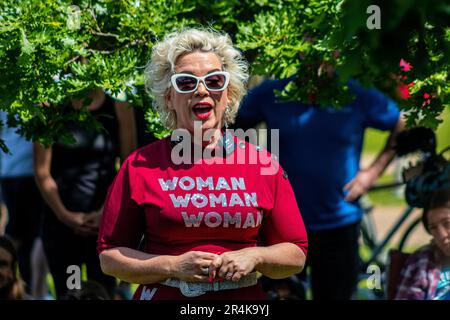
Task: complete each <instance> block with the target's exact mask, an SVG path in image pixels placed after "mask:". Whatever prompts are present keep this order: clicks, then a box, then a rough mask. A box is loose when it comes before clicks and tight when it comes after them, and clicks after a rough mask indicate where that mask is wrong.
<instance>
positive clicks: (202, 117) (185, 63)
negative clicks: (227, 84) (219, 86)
mask: <svg viewBox="0 0 450 320" xmlns="http://www.w3.org/2000/svg"><path fill="white" fill-rule="evenodd" d="M214 71H222V63H221V61H220V59H219V57H218V56H217V55H216V54H215V53H212V52H201V51H196V52H193V53H188V54H185V55H183V56H181V57H180V58H179V59H178V61H177V62H176V66H175V72H176V73H189V74H193V75H194V76H197V77H202V76H205V75H207V74H209V73H211V72H214ZM228 102H229V101H228V88H227V89H225V90H223V91H209V90H208V89H206V87H205V84H204V83H203V82H202V81H200V82H199V84H198V88H197V90H196V91H194V92H191V93H179V92H177V91H176V90H175V88H173V86H172V87H171V88H170V91H169V93H168V95H167V96H166V103H167V106H168V107H169V109H171V110H173V111H175V113H176V118H177V128H178V129H181V128H183V129H187V130H188V131H189V132H191V133H193V132H194V121H199V122H200V123H201V128H202V130H203V131H204V130H207V129H215V128H221V127H222V125H223V116H224V113H225V108H226V106H227V104H228Z"/></svg>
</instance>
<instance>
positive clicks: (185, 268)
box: [172, 251, 219, 282]
mask: <svg viewBox="0 0 450 320" xmlns="http://www.w3.org/2000/svg"><path fill="white" fill-rule="evenodd" d="M218 257H219V256H218V255H217V254H214V253H209V252H202V251H189V252H186V253H184V254H182V255H179V256H177V257H176V259H175V261H174V263H173V269H172V270H173V271H172V274H173V277H175V278H178V279H180V280H183V281H189V282H208V280H209V277H208V273H204V272H203V271H202V269H204V270H205V269H206V270H207V269H208V268H209V267H210V266H211V263H212V262H213V261H214V259H216V258H218Z"/></svg>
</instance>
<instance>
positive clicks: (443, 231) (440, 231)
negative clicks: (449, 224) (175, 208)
mask: <svg viewBox="0 0 450 320" xmlns="http://www.w3.org/2000/svg"><path fill="white" fill-rule="evenodd" d="M437 236H438V237H439V240H440V241H444V240H445V239H447V238H448V237H449V236H450V230H448V229H447V228H445V227H443V226H439V227H438V228H437Z"/></svg>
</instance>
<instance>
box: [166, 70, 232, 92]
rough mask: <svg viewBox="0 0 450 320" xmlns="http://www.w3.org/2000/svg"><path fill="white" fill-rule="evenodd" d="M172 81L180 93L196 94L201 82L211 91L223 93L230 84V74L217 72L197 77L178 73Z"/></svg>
mask: <svg viewBox="0 0 450 320" xmlns="http://www.w3.org/2000/svg"><path fill="white" fill-rule="evenodd" d="M170 81H171V82H172V85H173V87H174V88H175V90H176V91H177V92H178V93H191V92H194V91H195V90H197V88H198V83H199V82H200V81H201V82H203V84H204V85H205V87H206V89H208V90H209V91H223V90H225V89H226V88H227V86H228V83H229V82H230V74H229V73H228V72H226V71H215V72H211V73H209V74H207V75H206V76H204V77H196V76H194V75H192V74H188V73H177V74H174V75H173V76H172V77H171V78H170Z"/></svg>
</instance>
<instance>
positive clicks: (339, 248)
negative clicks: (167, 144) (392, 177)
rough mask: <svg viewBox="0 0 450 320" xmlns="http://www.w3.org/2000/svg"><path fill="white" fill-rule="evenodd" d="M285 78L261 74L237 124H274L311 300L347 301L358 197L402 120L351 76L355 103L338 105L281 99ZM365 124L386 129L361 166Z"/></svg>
mask: <svg viewBox="0 0 450 320" xmlns="http://www.w3.org/2000/svg"><path fill="white" fill-rule="evenodd" d="M289 81H290V79H284V80H266V81H264V82H263V83H262V84H261V85H259V86H257V87H255V88H253V89H252V90H250V91H249V94H248V95H247V97H246V98H245V99H244V101H243V103H242V105H241V108H240V110H239V114H238V117H237V120H236V124H235V127H236V128H242V129H248V128H251V127H254V126H256V125H257V124H258V123H261V122H265V123H266V124H267V129H269V130H271V129H279V146H278V147H279V149H278V150H279V161H280V164H281V165H282V166H283V168H284V169H285V170H286V172H287V174H288V175H289V177H290V181H291V183H292V187H293V189H294V192H295V194H296V197H297V202H298V205H299V207H300V211H301V213H302V216H303V218H304V221H305V225H306V228H307V232H308V240H309V243H310V250H309V254H308V259H307V264H308V265H309V266H310V269H311V280H312V293H313V298H314V299H319V300H346V299H351V298H352V296H353V294H354V292H355V289H356V285H357V278H358V272H359V262H360V261H359V254H358V249H359V248H358V238H359V234H360V220H361V218H362V209H361V208H360V206H359V204H358V201H357V200H358V198H359V197H360V196H361V195H362V194H364V193H365V192H366V191H367V190H368V189H369V188H370V187H371V186H372V185H373V184H374V182H375V181H376V180H377V178H378V177H379V176H380V175H381V174H382V172H383V171H384V170H385V168H386V167H387V165H388V164H389V162H390V161H391V160H392V159H393V158H394V156H395V149H394V143H395V142H394V141H395V136H396V135H397V134H398V133H399V132H400V131H401V130H403V128H404V126H405V123H404V120H403V117H402V116H401V114H400V112H399V110H398V108H397V105H396V103H395V102H394V101H393V100H391V99H389V98H388V97H386V96H385V95H383V94H382V93H381V92H379V91H378V90H376V89H373V88H370V89H365V88H363V87H361V86H360V85H359V84H358V83H357V82H356V81H350V82H349V86H350V89H351V91H352V93H353V94H354V100H353V102H352V103H350V104H349V105H346V106H343V107H342V108H340V109H335V108H333V107H322V106H317V105H312V104H307V103H298V102H286V101H281V99H280V98H278V97H276V95H275V93H274V90H283V88H284V87H285V85H286V84H287V83H288V82H289ZM369 127H370V128H376V129H379V130H383V131H390V132H391V134H390V136H389V138H388V140H387V142H386V145H385V148H384V149H383V150H381V152H380V153H379V154H378V155H377V157H376V159H375V160H374V161H373V162H372V164H371V165H370V166H369V167H367V168H360V158H361V151H362V147H363V140H364V133H365V130H366V129H367V128H369ZM268 147H269V148H270V145H269V146H268ZM304 270H305V271H304V272H303V274H302V275H301V277H302V278H304V277H305V272H306V268H305V269H304ZM303 295H304V293H303Z"/></svg>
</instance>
